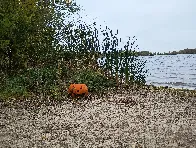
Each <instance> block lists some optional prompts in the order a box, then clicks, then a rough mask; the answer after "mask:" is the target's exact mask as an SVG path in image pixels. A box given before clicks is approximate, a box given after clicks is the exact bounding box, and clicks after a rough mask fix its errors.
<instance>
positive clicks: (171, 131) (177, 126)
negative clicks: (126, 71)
mask: <svg viewBox="0 0 196 148" xmlns="http://www.w3.org/2000/svg"><path fill="white" fill-rule="evenodd" d="M91 98H92V99H91V100H89V101H87V100H83V101H81V102H80V103H81V104H80V105H77V104H71V103H67V102H66V101H64V102H62V103H58V104H56V105H49V106H46V105H42V106H41V107H39V108H38V107H37V108H34V109H28V106H27V105H26V108H27V109H21V108H20V107H19V108H15V109H14V107H9V106H4V105H3V103H2V102H1V104H0V105H1V108H0V147H2V148H8V147H11V148H12V147H13V148H15V147H18V148H19V147H21V148H23V147H25V148H26V147H31V148H41V147H51V148H79V147H80V148H82V147H83V148H85V147H86V148H89V147H104V148H105V147H108V148H109V147H110V148H111V147H115V148H117V147H119V148H121V147H122V148H123V147H126V148H132V147H133V148H134V147H146V148H155V147H156V148H185V147H186V148H195V147H196V97H195V96H191V95H189V94H188V93H187V94H186V95H185V96H180V95H175V94H174V93H171V92H169V91H166V90H163V91H162V90H158V91H152V90H147V89H140V90H139V91H138V90H135V89H130V90H121V91H119V90H113V91H112V90H111V92H110V93H109V94H107V96H104V97H102V98H100V97H97V96H96V95H91ZM22 106H23V107H24V106H25V104H23V105H22Z"/></svg>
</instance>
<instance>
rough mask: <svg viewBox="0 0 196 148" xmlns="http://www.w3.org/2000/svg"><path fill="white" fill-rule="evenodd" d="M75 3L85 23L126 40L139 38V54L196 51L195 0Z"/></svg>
mask: <svg viewBox="0 0 196 148" xmlns="http://www.w3.org/2000/svg"><path fill="white" fill-rule="evenodd" d="M75 1H76V3H77V4H78V5H80V6H82V7H83V9H85V11H83V12H82V13H81V15H82V17H83V18H84V19H85V21H87V22H94V21H96V22H97V24H99V25H103V26H108V27H109V28H110V29H112V30H114V31H115V30H117V29H118V30H119V37H122V39H124V40H125V41H127V39H128V38H127V36H130V37H133V36H136V38H137V44H138V45H139V48H140V49H139V50H140V51H141V50H148V51H151V52H168V51H173V50H176V51H178V50H182V49H185V48H196V0H75ZM85 15H87V16H85ZM93 19H94V21H93Z"/></svg>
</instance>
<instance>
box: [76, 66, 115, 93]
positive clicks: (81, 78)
mask: <svg viewBox="0 0 196 148" xmlns="http://www.w3.org/2000/svg"><path fill="white" fill-rule="evenodd" d="M73 79H74V82H75V83H83V84H86V85H87V86H88V89H89V91H90V92H99V91H103V90H104V89H106V88H108V87H114V86H115V85H116V83H115V81H114V80H109V79H107V78H106V77H105V76H103V75H102V74H100V73H98V72H95V71H93V70H90V69H87V70H80V71H78V72H77V73H76V74H75V75H74V77H73Z"/></svg>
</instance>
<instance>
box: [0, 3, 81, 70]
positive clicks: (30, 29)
mask: <svg viewBox="0 0 196 148" xmlns="http://www.w3.org/2000/svg"><path fill="white" fill-rule="evenodd" d="M61 10H67V11H66V12H63V13H62V12H61ZM79 10H80V9H79V7H78V6H77V5H76V4H75V3H73V4H72V5H71V6H70V7H69V9H67V8H66V5H62V6H56V5H54V4H53V3H52V2H49V1H45V3H44V4H42V3H40V1H38V0H28V1H27V0H23V1H20V0H6V1H3V0H0V26H1V28H0V40H1V42H3V43H5V41H8V42H9V44H7V46H3V47H0V56H1V57H2V58H1V59H0V64H1V65H0V67H1V70H3V71H4V72H5V73H7V74H11V72H12V71H14V72H15V71H18V70H19V69H23V68H27V67H28V66H35V65H38V64H40V63H43V62H45V63H47V62H49V61H50V62H51V61H52V62H53V63H54V61H55V60H56V58H55V56H56V51H55V50H56V49H55V48H56V46H57V45H58V44H59V39H60V32H59V31H56V30H58V29H59V28H60V27H62V26H63V25H64V24H63V23H62V22H63V19H64V18H65V17H67V16H68V15H70V14H72V13H75V12H77V11H79Z"/></svg>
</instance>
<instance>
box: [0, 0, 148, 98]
mask: <svg viewBox="0 0 196 148" xmlns="http://www.w3.org/2000/svg"><path fill="white" fill-rule="evenodd" d="M62 10H67V11H64V12H62ZM79 10H80V8H79V7H78V6H77V5H76V4H75V3H72V5H71V6H69V8H66V7H65V5H62V6H57V5H53V4H52V3H50V2H44V3H40V1H38V0H29V1H25V2H19V1H18V0H14V1H13V0H8V1H2V0H0V26H2V27H1V28H0V40H1V46H0V56H1V57H2V58H1V59H0V70H1V71H3V75H4V79H3V80H1V81H0V82H1V83H2V84H3V85H2V86H3V87H2V86H0V94H7V95H8V94H9V95H11V96H12V95H13V96H17V95H19V96H20V95H21V96H23V95H24V96H25V95H28V94H29V93H36V94H40V93H42V94H45V95H49V96H51V97H53V98H58V97H59V96H60V94H61V90H62V85H67V84H68V83H69V82H71V81H72V80H75V81H74V82H75V83H85V84H87V86H88V87H89V91H92V92H99V91H102V90H104V89H105V88H108V87H114V86H116V84H118V82H119V79H120V80H121V81H122V80H123V79H125V82H126V83H129V84H131V83H132V82H137V83H145V75H143V74H142V72H143V68H144V65H145V62H142V61H141V62H140V61H139V60H138V59H137V58H136V54H135V52H134V51H132V50H129V49H128V46H129V42H127V45H126V46H125V51H123V53H122V54H121V52H122V50H121V52H120V51H118V50H117V48H118V46H119V44H118V43H119V39H118V38H117V37H116V36H117V34H118V33H117V34H115V35H113V34H112V30H110V29H107V28H106V30H103V31H102V33H103V35H104V36H105V39H104V40H103V42H102V43H103V44H104V45H103V46H102V47H101V45H100V44H99V43H100V40H99V39H98V37H99V36H98V34H99V33H98V30H97V28H96V24H95V23H94V24H93V25H86V24H85V23H84V24H82V23H81V24H80V25H78V26H77V25H76V24H75V23H74V22H69V23H67V22H66V23H65V19H66V18H68V17H69V15H70V14H73V13H76V12H77V11H79ZM108 30H109V33H108V32H107V31H108ZM60 41H61V42H63V44H60ZM133 44H134V42H133V43H131V48H132V45H133ZM101 48H102V49H104V53H103V54H104V55H105V56H106V61H105V64H104V65H101V67H98V66H97V59H98V58H99V57H100V49H101ZM87 67H88V68H87ZM98 71H100V72H101V73H98ZM9 95H8V96H9Z"/></svg>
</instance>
